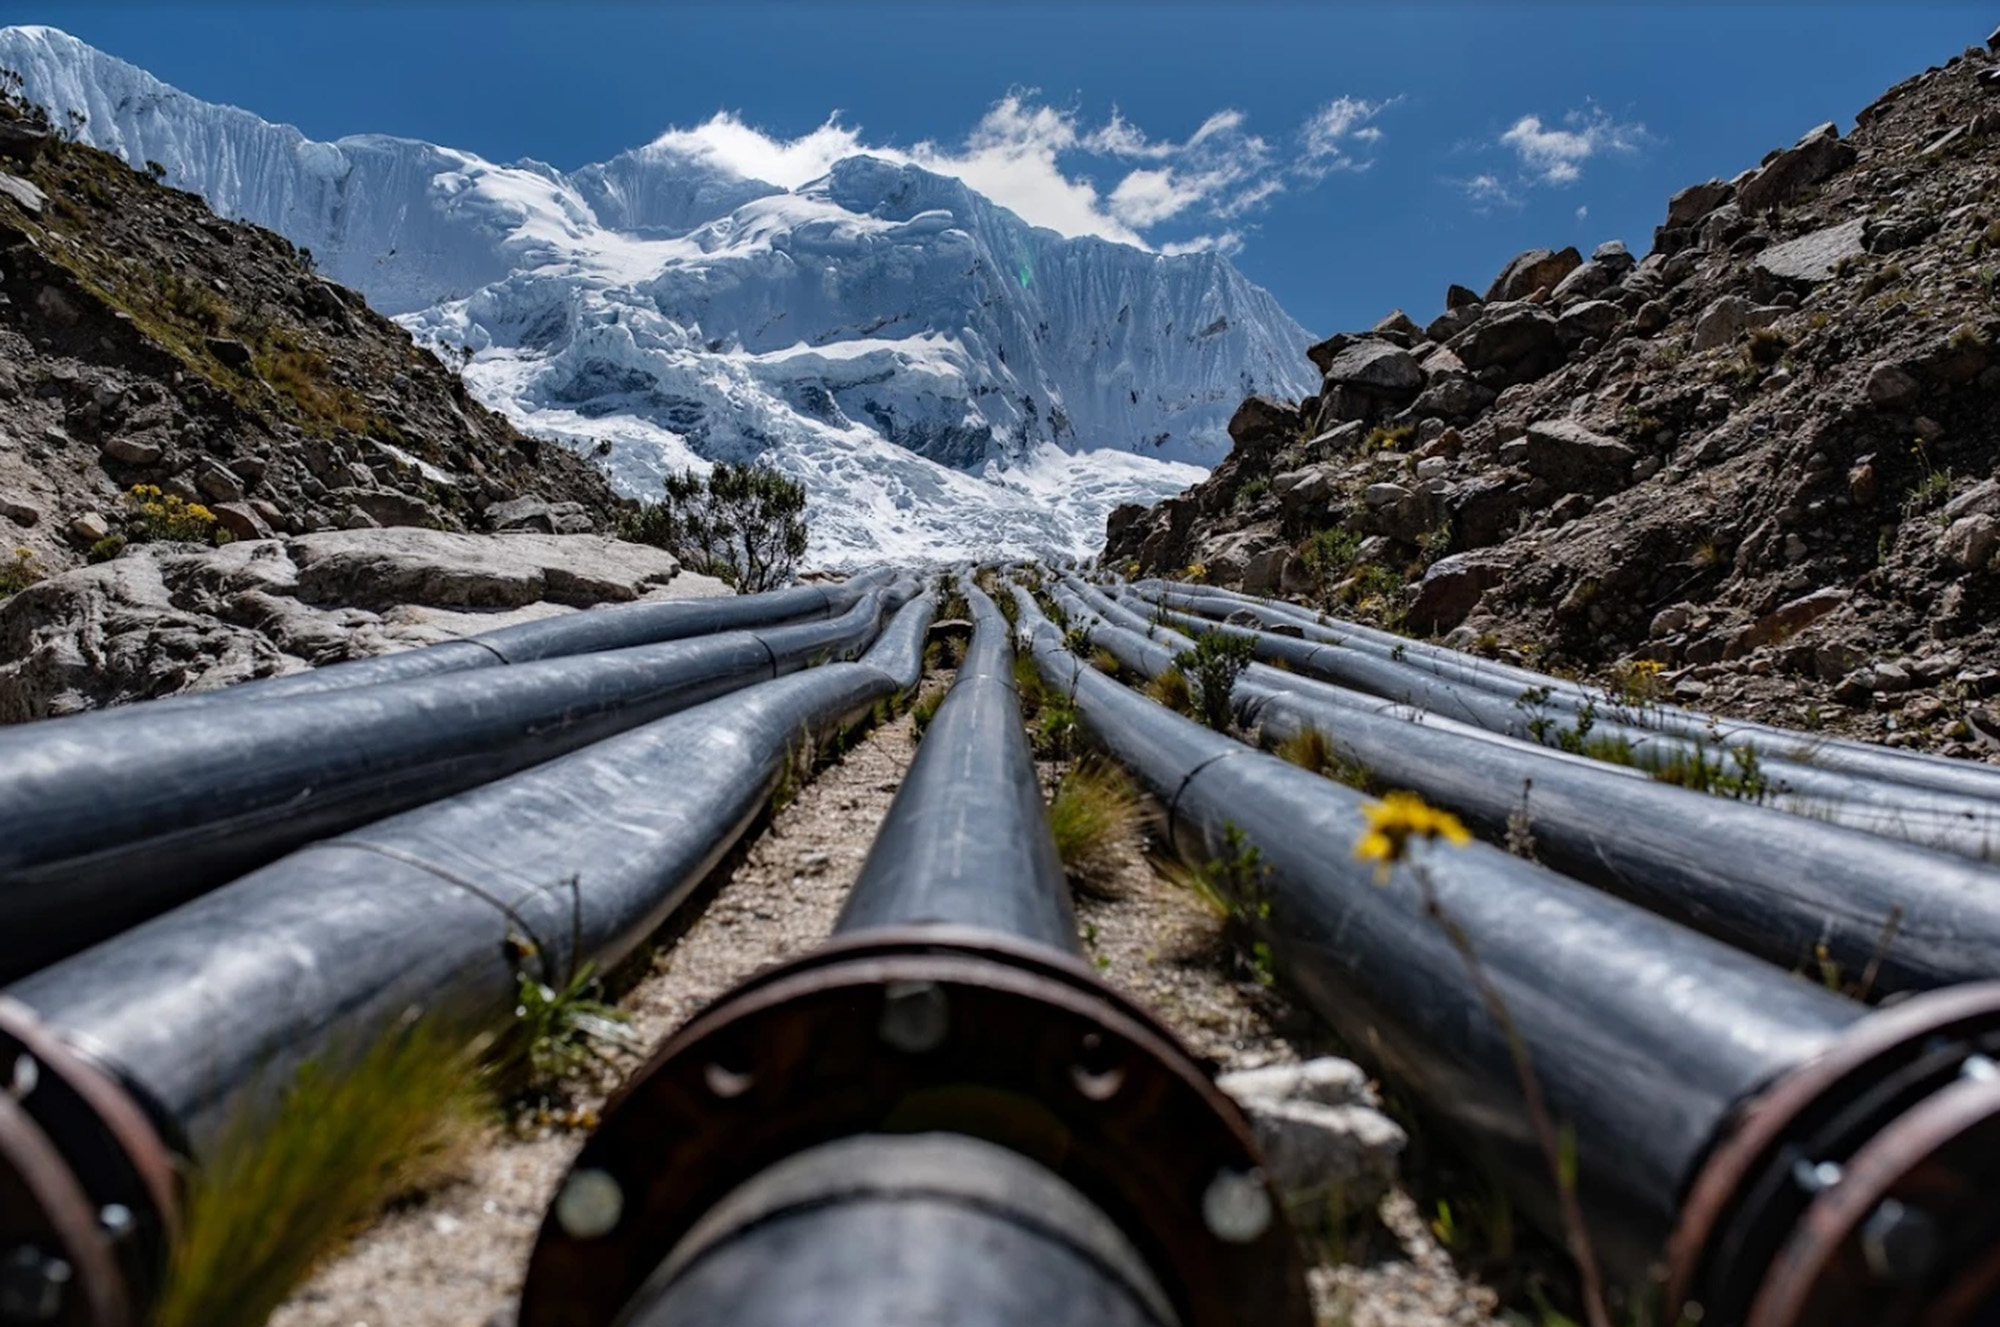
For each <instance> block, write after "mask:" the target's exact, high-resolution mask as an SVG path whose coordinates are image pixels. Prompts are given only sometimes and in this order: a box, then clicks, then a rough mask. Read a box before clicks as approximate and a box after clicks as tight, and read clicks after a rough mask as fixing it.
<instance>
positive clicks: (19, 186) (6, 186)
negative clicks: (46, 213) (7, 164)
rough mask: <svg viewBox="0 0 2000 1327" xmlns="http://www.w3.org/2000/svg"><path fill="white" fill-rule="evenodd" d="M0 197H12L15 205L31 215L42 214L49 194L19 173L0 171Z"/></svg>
mask: <svg viewBox="0 0 2000 1327" xmlns="http://www.w3.org/2000/svg"><path fill="white" fill-rule="evenodd" d="M0 197H6V198H11V199H12V200H13V201H14V203H15V205H16V206H18V207H19V208H20V209H21V210H22V211H23V212H26V213H28V214H29V215H30V216H40V215H41V214H42V208H43V207H44V206H45V205H46V204H47V203H48V201H49V196H48V195H47V194H45V193H43V192H42V191H41V190H40V189H38V188H36V187H35V186H34V185H33V184H31V183H29V182H28V181H27V180H24V179H22V178H21V177H20V176H18V175H9V174H7V173H6V172H4V171H0Z"/></svg>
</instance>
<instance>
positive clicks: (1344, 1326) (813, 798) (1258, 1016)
mask: <svg viewBox="0 0 2000 1327" xmlns="http://www.w3.org/2000/svg"><path fill="white" fill-rule="evenodd" d="M928 685H929V686H930V687H934V688H935V687H939V686H942V685H943V680H942V679H933V680H932V681H931V682H930V683H929V684H928ZM914 750H915V747H914V743H913V739H912V725H911V720H910V718H909V716H908V715H904V716H902V717H900V718H898V719H896V720H894V721H893V722H891V723H889V724H886V725H884V726H883V727H882V728H880V729H877V730H876V731H875V732H873V733H871V734H870V735H869V736H868V737H867V738H866V739H865V740H864V741H862V742H861V743H860V744H858V745H857V746H856V747H855V748H854V749H853V750H852V751H850V752H849V753H848V754H847V755H846V756H845V757H844V758H843V759H842V760H841V761H840V762H839V763H838V764H835V765H832V766H830V767H828V768H826V769H824V770H822V771H821V772H820V773H819V775H818V776H817V777H816V778H815V779H814V780H813V781H812V782H811V783H809V784H807V785H806V787H805V788H804V789H803V790H802V791H801V793H800V795H799V797H798V799H797V800H796V801H795V802H794V803H793V804H792V805H791V806H789V807H787V808H786V809H785V810H784V811H782V812H780V813H779V814H778V815H777V816H776V817H774V818H773V820H772V821H771V823H770V825H769V826H768V828H767V829H766V830H765V832H764V833H763V834H762V835H761V836H760V837H759V838H758V839H757V841H756V842H755V843H754V844H752V845H751V846H750V848H749V849H748V851H747V852H746V853H744V854H743V856H742V857H741V859H740V860H739V861H738V862H737V864H736V865H735V866H734V868H733V869H732V870H730V871H729V873H728V875H727V877H726V879H725V880H724V882H723V883H722V884H721V886H720V888H719V889H717V890H716V891H715V893H714V895H713V897H712V899H711V900H710V902H709V903H708V905H707V907H706V908H705V910H703V911H702V913H701V915H700V917H699V918H698V919H696V920H695V921H694V922H693V923H692V925H690V926H689V928H688V929H687V931H686V933H685V934H684V935H683V936H681V938H680V939H679V940H678V941H677V942H675V943H674V944H672V945H671V946H670V947H667V948H664V949H662V950H661V951H660V953H659V954H658V955H657V956H656V957H655V959H654V961H653V965H652V969H651V971H650V972H649V973H647V974H646V975H645V976H644V977H643V978H641V979H640V980H639V982H638V983H637V984H636V985H634V986H633V987H632V988H631V989H630V990H629V991H627V992H626V993H625V995H624V996H623V998H622V999H621V1001H620V1003H621V1004H622V1005H623V1006H624V1007H625V1008H626V1009H627V1010H629V1011H630V1013H631V1015H632V1020H633V1026H634V1028H635V1030H636V1031H637V1032H638V1034H639V1039H640V1042H641V1044H643V1045H646V1046H652V1045H655V1044H657V1043H658V1042H659V1041H660V1040H661V1039H662V1038H663V1037H665V1036H666V1035H667V1034H668V1033H669V1032H671V1031H672V1030H673V1029H675V1028H676V1027H678V1026H679V1025H680V1024H681V1023H683V1022H684V1021H686V1020H687V1019H688V1018H689V1017H690V1016H691V1015H693V1014H694V1013H695V1012H697V1011H698V1010H699V1009H700V1008H701V1007H702V1006H704V1005H705V1004H706V1003H707V1002H708V1001H710V1000H711V999H713V998H714V997H715V996H717V995H719V994H720V993H722V992H723V991H724V990H726V989H727V988H728V987H730V986H731V985H733V984H734V983H736V982H737V981H740V980H741V979H743V978H744V977H747V976H749V975H750V974H751V973H752V972H755V971H756V970H758V969H759V968H762V967H764V966H766V965H768V964H771V963H775V962H778V961H781V960H783V959H787V958H790V957H792V956H794V955H796V954H799V953H801V952H803V951H805V950H807V949H809V948H811V947H812V946H813V945H815V944H817V943H818V942H819V941H820V940H822V939H823V938H824V937H825V936H826V935H827V933H828V932H829V931H830V930H831V929H832V926H833V921H834V918H835V917H836V916H837V915H838V913H839V910H840V906H841V903H842V901H843V900H844V899H845V897H846V894H847V891H848V889H849V887H850V886H851V885H852V884H853V882H854V879H855V877H856V875H857V874H858V873H859V871H860V868H861V863H862V861H863V859H864V858H865V857H866V855H867V852H868V847H869V844H870V843H871V842H872V840H873V837H874V832H875V827H876V825H877V824H878V823H879V822H880V821H881V819H882V816H883V814H884V813H885V812H886V811H887V810H888V808H889V802H890V800H891V798H892V797H893V796H894V794H895V791H896V788H897V786H898V785H899V783H900V782H901V780H902V777H903V774H904V772H905V771H906V770H907V769H908V767H909V763H910V758H911V756H912V755H913V754H914ZM1148 848H1149V842H1148V839H1147V837H1146V834H1145V830H1144V828H1143V827H1141V828H1139V829H1136V830H1135V831H1134V832H1133V833H1131V834H1129V835H1126V836H1125V837H1124V839H1123V841H1122V842H1120V843H1119V844H1118V845H1117V846H1116V847H1115V848H1114V850H1113V851H1112V852H1111V853H1110V854H1109V866H1108V868H1107V870H1106V872H1105V873H1104V874H1103V877H1102V879H1103V885H1104V888H1105V891H1106V892H1107V893H1109V894H1110V895H1111V897H1108V898H1082V899H1079V901H1078V907H1077V913H1078V921H1079V924H1080V927H1081V929H1082V932H1083V936H1084V941H1085V949H1086V952H1087V953H1088V954H1089V955H1090V957H1091V958H1092V960H1093V961H1094V962H1095V963H1096V964H1097V965H1098V967H1099V968H1100V969H1101V970H1102V971H1103V973H1104V975H1105V976H1106V978H1107V979H1109V980H1110V981H1112V982H1114V983H1116V984H1118V985H1120V986H1122V987H1124V988H1125V989H1127V990H1128V991H1130V992H1132V993H1133V994H1135V995H1136V996H1138V997H1139V998H1140V999H1141V1000H1143V1001H1144V1002H1146V1003H1147V1004H1149V1005H1150V1006H1151V1007H1152V1008H1153V1009H1154V1010H1155V1011H1156V1012H1158V1014H1159V1015H1160V1016H1161V1017H1162V1018H1163V1019H1164V1020H1165V1021H1166V1022H1167V1023H1168V1024H1169V1025H1170V1026H1171V1027H1173V1028H1174V1029H1175V1030H1176V1031H1178V1032H1179V1033H1180V1035H1181V1036H1182V1037H1183V1038H1184V1039H1185V1040H1186V1041H1187V1042H1188V1044H1189V1046H1190V1047H1191V1048H1192V1049H1193V1050H1194V1051H1195V1053H1196V1054H1197V1055H1199V1056H1201V1057H1202V1058H1204V1059H1205V1060H1207V1061H1210V1062H1211V1063H1212V1064H1213V1066H1214V1067H1215V1068H1217V1069H1218V1070H1226V1069H1243V1068H1254V1067H1256V1066H1258V1065H1263V1064H1269V1063H1273V1062H1278V1061H1283V1060H1289V1059H1293V1058H1296V1057H1297V1055H1298V1051H1296V1050H1295V1049H1294V1047H1293V1046H1292V1044H1291V1043H1290V1042H1289V1041H1288V1040H1287V1039H1286V1037H1285V1036H1283V1035H1281V1034H1280V1032H1279V1031H1278V1030H1277V1029H1276V1028H1275V1027H1274V1026H1273V1021H1274V1019H1276V1018H1279V1017H1281V1016H1282V1013H1283V1011H1282V1009H1281V1008H1280V1007H1279V1005H1278V1003H1277V1001H1276V1000H1275V999H1274V998H1273V997H1272V996H1271V995H1270V993H1269V992H1268V991H1266V990H1265V989H1264V988H1262V987H1261V986H1259V985H1258V984H1257V983H1256V982H1255V981H1254V980H1244V979H1241V977H1240V975H1239V974H1234V973H1232V972H1231V971H1230V967H1229V963H1228V961H1227V959H1226V958H1225V957H1224V956H1223V955H1222V952H1221V950H1220V947H1219V945H1218V943H1217V930H1216V925H1217V924H1216V921H1215V919H1214V918H1213V917H1212V916H1211V915H1210V914H1208V913H1207V912H1206V911H1205V910H1204V909H1203V907H1202V905H1201V904H1200V903H1199V902H1197V901H1196V900H1195V899H1194V898H1193V896H1192V895H1190V894H1188V893H1186V892H1185V891H1183V890H1181V889H1179V888H1178V887H1176V886H1174V885H1173V884H1171V883H1169V882H1168V881H1167V880H1166V879H1164V878H1163V877H1162V876H1161V875H1160V874H1158V873H1157V872H1156V871H1155V870H1154V869H1153V867H1152V866H1151V865H1150V863H1149V861H1148V858H1147V851H1148ZM632 1063H633V1064H636V1063H637V1059H636V1057H634V1059H633V1060H632ZM601 1099H602V1096H601V1094H598V1095H595V1096H591V1097H588V1098H586V1099H583V1100H580V1101H579V1102H578V1103H577V1105H578V1109H577V1111H576V1114H575V1116H574V1119H575V1123H576V1126H577V1127H571V1126H570V1125H568V1124H565V1123H562V1122H550V1123H548V1124H546V1125H543V1126H542V1127H540V1128H539V1129H537V1130H536V1131H535V1132H533V1134H532V1135H531V1136H528V1135H522V1134H519V1133H516V1132H515V1131H512V1130H503V1129H500V1128H498V1127H495V1128H494V1129H492V1130H491V1131H490V1132H489V1133H488V1134H487V1135H485V1136H484V1137H483V1138H481V1139H479V1140H477V1142H476V1143H475V1144H474V1145H473V1147H472V1148H471V1150H470V1151H469V1152H468V1154H467V1155H466V1156H465V1157H464V1158H463V1159H462V1160H461V1162H460V1164H459V1165H458V1166H457V1168H456V1170H455V1172H454V1178H452V1179H451V1180H449V1181H448V1182H447V1183H445V1184H443V1185H442V1186H440V1187H438V1188H435V1189H433V1190H432V1191H430V1192H428V1193H426V1194H423V1195H419V1196H416V1197H413V1198H410V1199H407V1200H405V1201H404V1202H402V1203H401V1204H399V1205H398V1206H397V1207H396V1208H395V1209H394V1210H392V1211H391V1212H389V1213H388V1214H386V1215H385V1216H383V1217H382V1218H381V1219H380V1220H378V1221H377V1222H376V1223H375V1225H373V1226H372V1227H371V1228H370V1229H368V1230H367V1231H365V1232H363V1233H362V1234H361V1235H360V1236H358V1237H357V1238H356V1239H355V1240H354V1242H353V1243H352V1244H350V1245H349V1246H348V1248H347V1249H346V1250H345V1251H344V1252H343V1253H342V1254H340V1255H339V1256H338V1257H336V1258H334V1259H333V1260H331V1261H329V1262H328V1263H326V1264H325V1265H324V1266H323V1267H322V1268H321V1269H320V1270H319V1271H318V1273H317V1274H315V1275H314V1276H313V1277H312V1279H311V1280H310V1281H308V1282H307V1283H306V1284H305V1285H304V1286H302V1287H301V1288H300V1289H299V1291H298V1292H297V1293H296V1294H295V1295H294V1296H293V1297H292V1299H291V1300H290V1301H289V1302H288V1303H287V1304H286V1305H285V1306H284V1307H283V1308H281V1309H280V1310H279V1311H278V1312H277V1313H276V1314H275V1315H273V1317H272V1319H271V1322H272V1324H273V1327H487V1325H490V1327H505V1325H506V1324H509V1323H511V1321H512V1304H513V1300H514V1296H515V1295H516V1293H517V1292H518V1291H519V1289H520V1280H521V1272H522V1269H523V1266H524V1265H525V1263H526V1259H527V1254H528V1250H529V1248H530V1247H531V1245H532V1244H533V1242H534V1236H535V1231H536V1229H537V1228H538V1227H539V1225H540V1223H541V1218H542V1213H543V1211H544V1210H545V1208H546V1207H547V1204H548V1202H549V1200H550V1198H551V1196H552V1195H553V1193H554V1190H555V1187H556V1185H557V1183H558V1182H559V1181H560V1180H561V1178H562V1175H563V1173H564V1171H565V1169H566V1168H567V1166H568V1164H569V1162H570V1159H571V1158H572V1157H573V1156H574V1155H575V1153H576V1151H577V1149H578V1148H579V1147H580V1146H581V1145H582V1141H583V1137H584V1133H583V1128H584V1127H587V1126H588V1124H589V1122H590V1121H591V1119H592V1118H593V1111H594V1108H595V1107H596V1106H597V1105H598V1104H599V1102H600V1101H601ZM1380 1217H1381V1226H1380V1229H1378V1230H1376V1231H1373V1232H1370V1233H1369V1234H1368V1236H1367V1237H1366V1238H1363V1239H1360V1240H1356V1241H1350V1242H1349V1243H1348V1245H1347V1247H1346V1248H1344V1249H1342V1250H1339V1252H1341V1253H1343V1254H1344V1255H1345V1257H1344V1258H1336V1257H1334V1256H1333V1254H1334V1253H1335V1252H1336V1251H1335V1250H1332V1249H1328V1250H1326V1251H1325V1253H1326V1255H1327V1256H1326V1257H1325V1258H1324V1260H1323V1261H1322V1262H1321V1264H1320V1265H1319V1266H1317V1267H1315V1268H1314V1269H1313V1271H1312V1273H1311V1276H1312V1284H1313V1291H1314V1298H1315V1302H1316V1304H1317V1305H1318V1307H1319V1310H1320V1312H1319V1317H1320V1322H1321V1323H1322V1324H1324V1325H1325V1327H1335V1325H1336V1324H1337V1325H1339V1327H1446V1325H1450V1327H1459V1325H1460V1324H1476V1323H1485V1322H1489V1321H1492V1320H1493V1319H1492V1318H1491V1316H1490V1314H1491V1303H1492V1296H1491V1295H1490V1293H1489V1292H1487V1291H1485V1290H1484V1289H1482V1288H1480V1287H1477V1286H1469V1285H1467V1284H1466V1283H1464V1282H1463V1281H1461V1280H1460V1279H1459V1277H1458V1275H1457V1273H1456V1271H1455V1269H1454V1268H1453V1266H1452V1264H1451V1261H1450V1258H1449V1257H1448V1256H1447V1255H1446V1254H1445V1252H1444V1251H1443V1250H1442V1249H1440V1248H1439V1247H1438V1246H1437V1243H1436V1241H1435V1240H1434V1239H1433V1238H1432V1236H1431V1233H1430V1231H1429V1230H1428V1229H1427V1227H1426V1226H1425V1223H1424V1221H1423V1219H1422V1217H1421V1216H1420V1215H1419V1213H1418V1211H1417V1207H1416V1204H1415V1203H1413V1202H1412V1201H1411V1200H1410V1199H1409V1198H1408V1196H1407V1195H1405V1194H1403V1193H1402V1192H1400V1191H1398V1192H1395V1193H1392V1194H1391V1195H1390V1196H1389V1197H1388V1198H1387V1199H1385V1200H1384V1202H1383V1204H1382V1209H1381V1213H1380Z"/></svg>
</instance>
